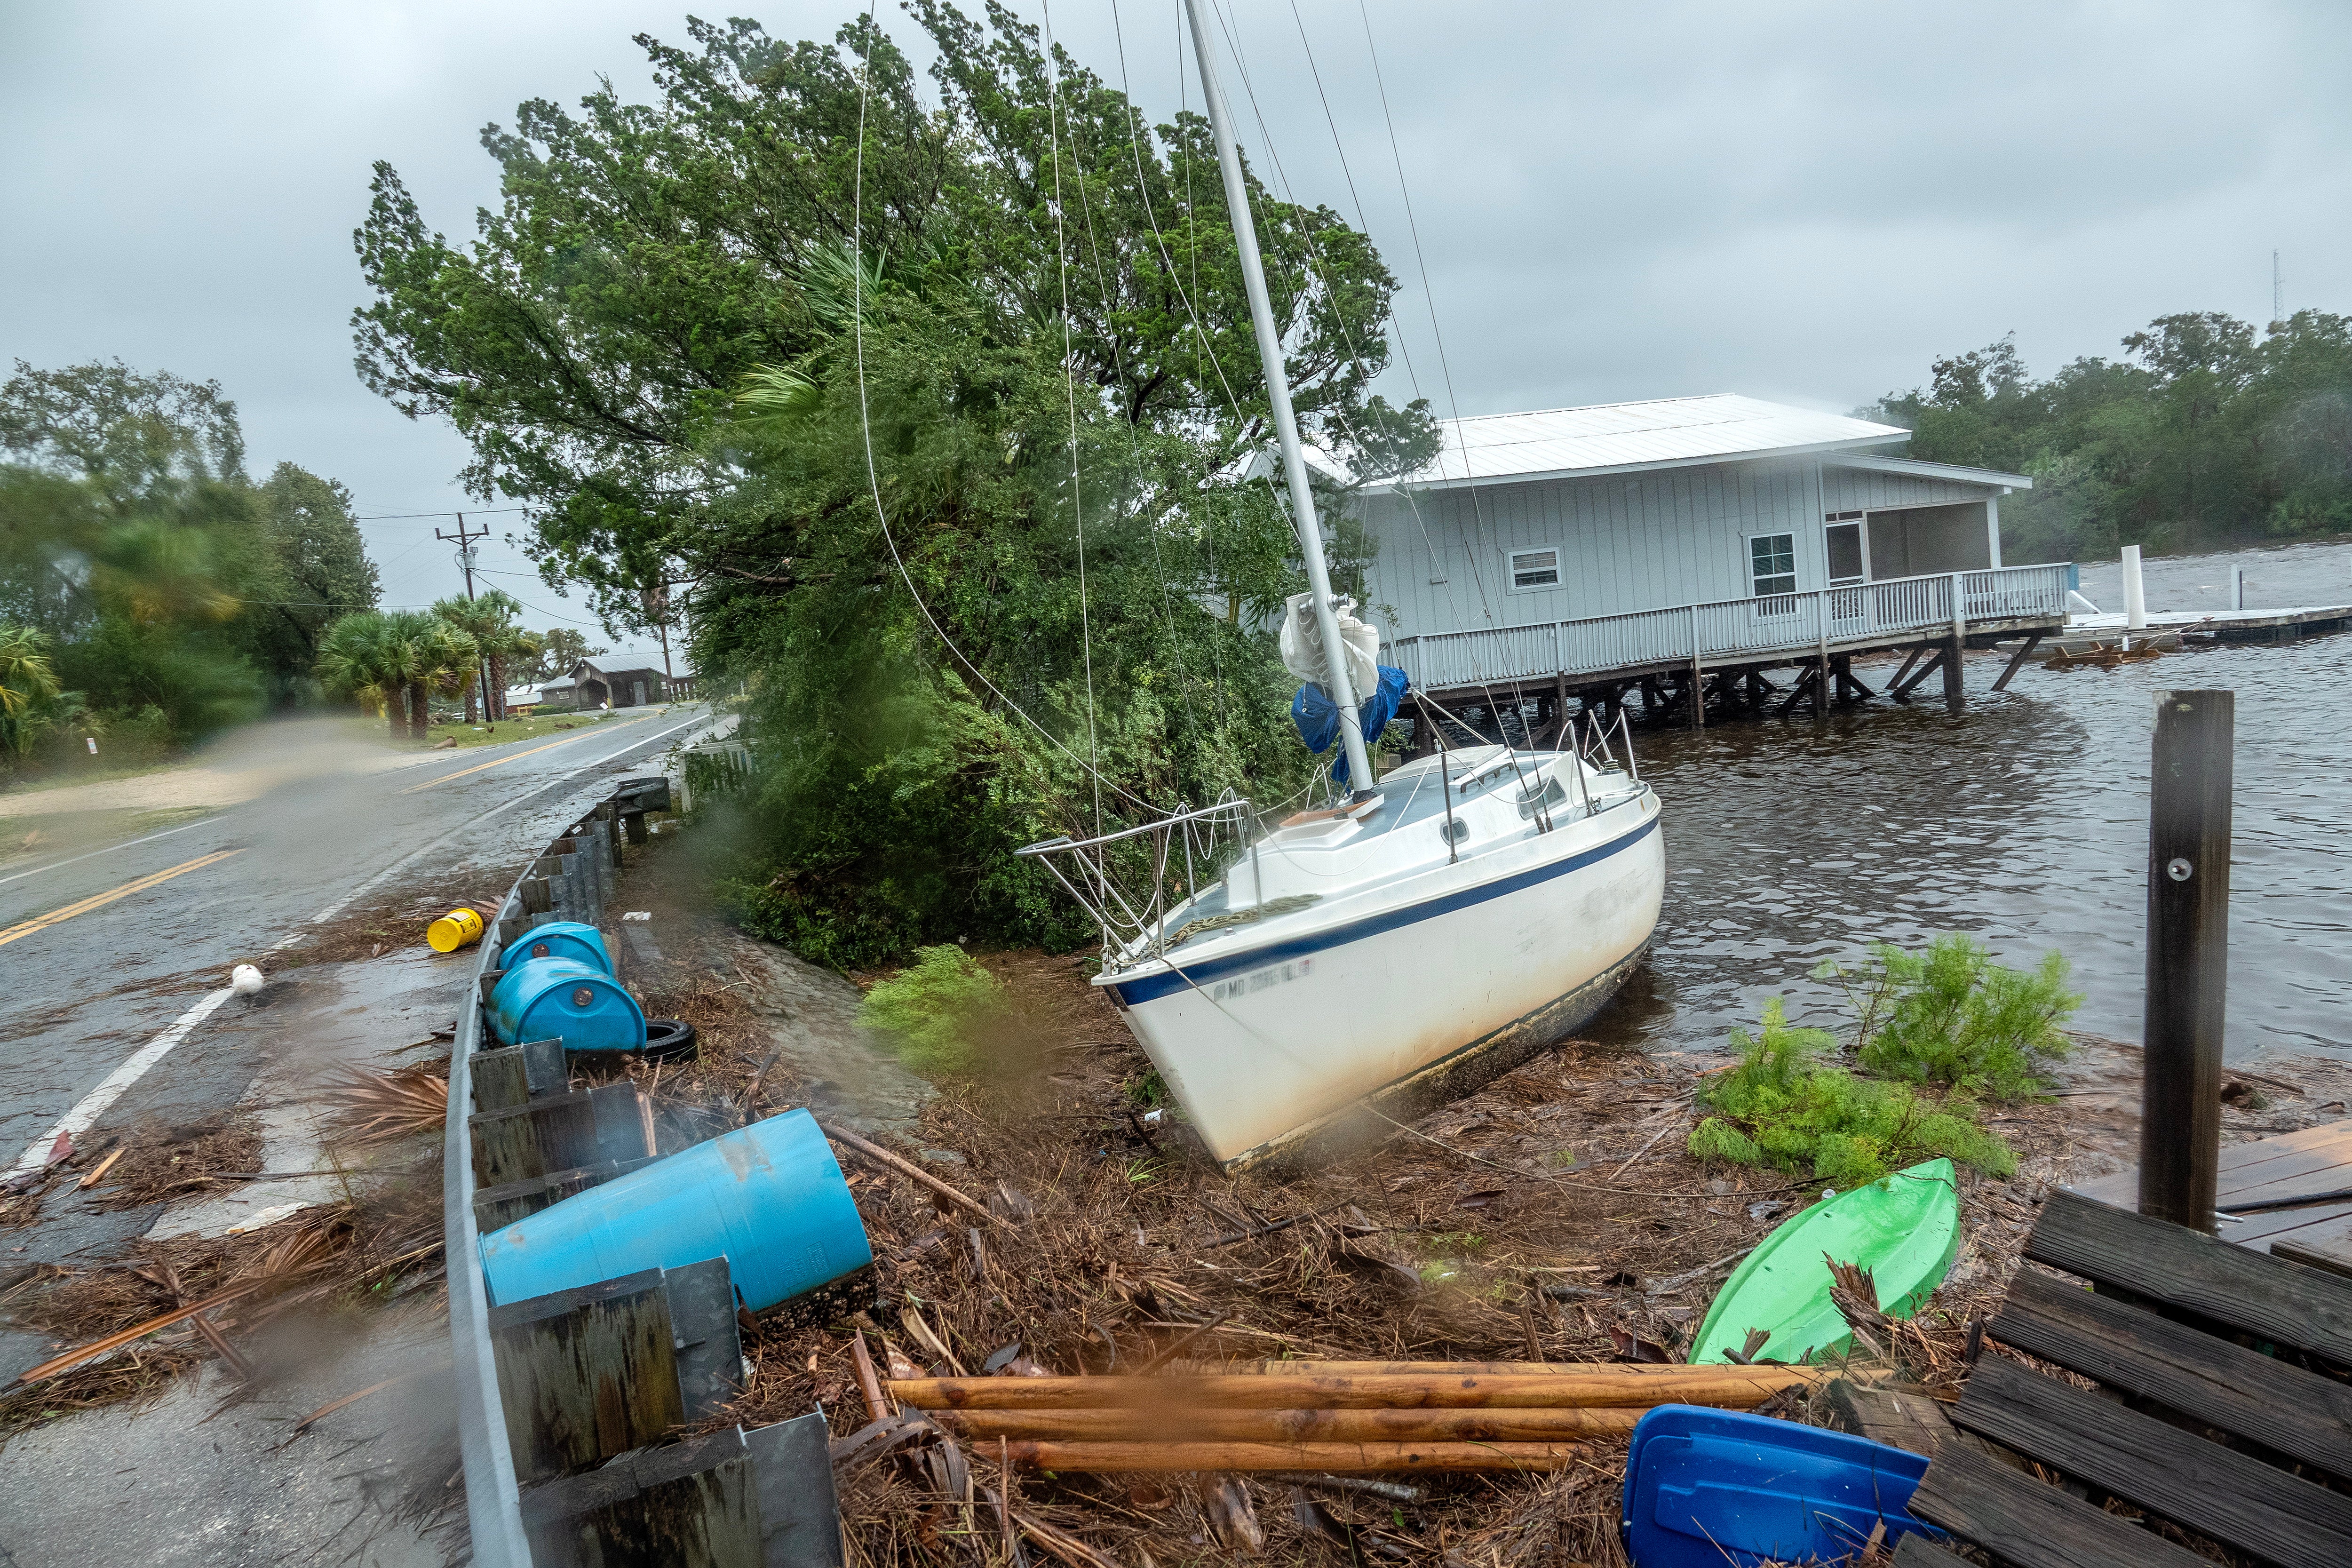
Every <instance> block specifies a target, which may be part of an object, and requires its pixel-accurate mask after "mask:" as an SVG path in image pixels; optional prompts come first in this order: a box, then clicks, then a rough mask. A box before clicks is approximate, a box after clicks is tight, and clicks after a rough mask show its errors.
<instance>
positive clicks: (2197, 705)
mask: <svg viewBox="0 0 2352 1568" xmlns="http://www.w3.org/2000/svg"><path fill="white" fill-rule="evenodd" d="M2236 705H2237V699H2236V697H2235V696H2234V695H2233V694H2232V693H2231V692H2228V691H2165V692H2159V693H2158V695H2157V700H2156V738H2155V741H2154V742H2153V746H2152V752H2151V755H2152V759H2153V760H2152V762H2151V763H2150V777H2151V783H2150V786H2149V795H2148V807H2147V844H2148V848H2147V856H2148V859H2147V1019H2146V1022H2145V1024H2144V1025H2143V1026H2142V1031H2141V1038H2142V1039H2143V1040H2144V1041H2145V1042H2146V1048H2145V1049H2144V1050H2143V1051H2142V1053H2141V1059H2140V1069H2141V1070H2140V1103H2141V1114H2140V1123H2139V1202H2138V1203H2137V1205H2134V1206H2135V1207H2137V1209H2138V1210H2139V1212H2140V1213H2142V1214H2145V1215H2154V1216H2155V1217H2156V1218H2158V1219H2167V1220H2170V1221H2171V1222H2172V1223H2173V1224H2175V1225H2179V1226H2188V1227H2189V1228H2190V1229H2192V1230H2201V1231H2208V1232H2210V1231H2211V1230H2212V1228H2213V1205H2214V1202H2215V1195H2214V1194H2216V1192H2217V1191H2218V1190H2219V1187H2220V1180H2221V1033H2222V1026H2223V1023H2224V1013H2225V1011H2226V1009H2225V1007H2224V999H2225V997H2226V995H2227V994H2228V989H2229V968H2230V962H2229V961H2230V785H2231V759H2232V752H2231V746H2232V737H2233V734H2234V725H2235V721H2236V720H2235V715H2236V712H2237V706H2236Z"/></svg>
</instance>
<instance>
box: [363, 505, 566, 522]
mask: <svg viewBox="0 0 2352 1568" xmlns="http://www.w3.org/2000/svg"><path fill="white" fill-rule="evenodd" d="M466 510H467V511H470V512H472V513H473V514H474V515H475V516H476V517H498V516H502V515H504V514H505V513H507V512H514V511H529V510H530V508H529V507H527V506H478V507H467V509H466ZM458 515H460V514H459V513H457V512H455V511H387V512H381V513H379V514H377V515H376V516H374V517H355V518H353V519H352V521H353V522H406V521H411V520H412V519H415V518H420V517H457V516H458Z"/></svg>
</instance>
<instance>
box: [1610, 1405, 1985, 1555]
mask: <svg viewBox="0 0 2352 1568" xmlns="http://www.w3.org/2000/svg"><path fill="white" fill-rule="evenodd" d="M1925 1474H1927V1460H1926V1459H1925V1458H1922V1457H1920V1456H1919V1455H1917V1454H1910V1453H1906V1452H1905V1451H1904V1450H1902V1449H1901V1448H1891V1447H1887V1446H1886V1445H1885V1444H1884V1443H1874V1442H1872V1441H1870V1440H1869V1439H1868V1438H1866V1437H1854V1436H1848V1435H1847V1434H1845V1433H1843V1432H1831V1431H1827V1430H1824V1429H1823V1428H1822V1427H1819V1426H1799V1425H1798V1424H1797V1423H1795V1422H1793V1421H1775V1420H1773V1419H1772V1418H1771V1417H1770V1416H1769V1415H1748V1414H1746V1413H1744V1412H1739V1411H1730V1410H1710V1409H1706V1408H1705V1407H1703V1406H1700V1405H1659V1406H1658V1407H1657V1408H1656V1409H1654V1410H1653V1411H1651V1412H1650V1413H1649V1414H1648V1415H1644V1416H1643V1417H1642V1420H1641V1424H1640V1425H1639V1426H1635V1427H1634V1428H1633V1447H1632V1450H1631V1451H1630V1452H1629V1453H1628V1454H1627V1456H1626V1460H1625V1504H1624V1506H1625V1551H1626V1554H1627V1555H1628V1556H1630V1557H1632V1558H1633V1562H1634V1564H1635V1568H1728V1565H1730V1564H1737V1565H1738V1568H1756V1565H1757V1564H1759V1563H1843V1561H1845V1559H1846V1558H1848V1557H1849V1556H1851V1555H1853V1553H1854V1552H1859V1551H1861V1550H1862V1547H1863V1544H1864V1542H1867V1541H1868V1540H1869V1539H1870V1532H1871V1531H1872V1530H1873V1529H1874V1527H1876V1526H1877V1525H1878V1524H1880V1523H1881V1522H1884V1523H1885V1526H1886V1544H1887V1546H1888V1547H1889V1548H1892V1547H1893V1546H1894V1544H1895V1542H1896V1541H1898V1540H1900V1539H1901V1538H1902V1537H1903V1536H1905V1535H1906V1534H1908V1533H1910V1532H1911V1531H1921V1532H1923V1533H1925V1534H1926V1535H1927V1536H1928V1537H1929V1538H1930V1539H1932V1540H1941V1539H1942V1536H1941V1534H1940V1532H1938V1531H1936V1530H1935V1529H1933V1528H1932V1527H1931V1526H1928V1525H1925V1524H1922V1523H1920V1522H1919V1521H1917V1520H1916V1519H1914V1518H1912V1517H1911V1515H1910V1514H1909V1512H1907V1511H1906V1510H1907V1508H1908V1505H1909V1504H1910V1501H1911V1494H1912V1492H1913V1491H1915V1490H1916V1489H1917V1488H1918V1485H1919V1478H1920V1477H1921V1476H1923V1475H1925Z"/></svg>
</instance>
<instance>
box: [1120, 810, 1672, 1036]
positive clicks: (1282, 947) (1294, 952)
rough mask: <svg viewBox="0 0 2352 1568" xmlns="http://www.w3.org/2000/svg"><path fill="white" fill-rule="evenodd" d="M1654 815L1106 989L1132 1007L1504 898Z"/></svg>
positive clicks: (1636, 835) (1627, 845) (1652, 827)
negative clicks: (1576, 844) (1539, 857)
mask: <svg viewBox="0 0 2352 1568" xmlns="http://www.w3.org/2000/svg"><path fill="white" fill-rule="evenodd" d="M1658 820H1659V819H1658V818H1656V817H1652V818H1650V820H1649V821H1647V822H1645V823H1643V825H1642V826H1640V827H1638V828H1636V829H1634V830H1633V832H1631V833H1628V834H1626V835H1625V836H1624V837H1622V838H1615V839H1612V840H1611V841H1610V842H1608V843H1606V844H1603V845H1600V846H1598V847H1594V848H1591V849H1588V850H1586V851H1584V853H1582V854H1580V855H1571V856H1570V857H1569V858H1567V859H1565V860H1558V861H1554V862H1553V863H1552V864H1550V865H1549V866H1536V867H1532V868H1528V870H1525V871H1520V872H1517V873H1516V874H1514V875H1512V876H1508V877H1505V878H1502V879H1499V880H1497V881H1493V882H1488V883H1486V884H1484V885H1483V886H1480V887H1475V888H1465V889H1463V890H1462V891H1460V892H1458V893H1448V894H1447V895H1445V896H1444V898H1441V899H1432V900H1429V901H1428V902H1426V903H1420V904H1407V905H1406V906H1404V907H1403V908H1402V909H1396V910H1389V911H1388V912H1387V913H1385V914H1378V915H1367V916H1365V917H1364V918H1363V919H1362V920H1360V921H1349V923H1348V924H1346V925H1339V926H1333V927H1332V928H1331V929H1330V930H1328V931H1317V932H1315V933H1314V934H1313V935H1311V936H1302V937H1296V938H1293V939H1292V940H1291V941H1289V942H1276V943H1274V944H1272V945H1271V946H1267V947H1258V948H1252V949H1251V950H1250V951H1249V952H1236V953H1232V954H1228V955H1227V956H1226V957H1223V958H1218V959H1212V960H1210V961H1209V962H1207V963H1196V964H1188V965H1186V966H1185V968H1184V969H1183V971H1182V972H1181V973H1178V972H1176V971H1174V970H1170V971H1169V972H1168V973H1162V974H1148V975H1145V976H1144V977H1143V978H1142V979H1140V980H1128V981H1122V982H1120V983H1119V984H1116V985H1113V986H1111V987H1110V988H1109V989H1110V990H1111V991H1113V992H1114V993H1116V994H1118V1000H1119V1002H1120V1004H1121V1005H1124V1006H1129V1007H1133V1006H1136V1005H1139V1004H1140V1003H1145V1002H1150V1001H1155V1000H1157V999H1158V998H1160V997H1162V996H1166V995H1169V994H1171V993H1174V992H1178V991H1183V990H1188V989H1190V988H1191V987H1192V986H1195V985H1205V984H1208V983H1209V982H1210V981H1213V980H1220V979H1223V977H1224V976H1226V975H1228V974H1238V973H1242V972H1243V971H1244V970H1251V969H1260V968H1263V967H1265V965H1266V964H1269V963H1281V962H1282V961H1283V960H1285V959H1289V958H1303V957H1305V956H1306V955H1307V954H1308V953H1312V952H1326V951H1328V950H1329V949H1331V948H1335V947H1344V946H1345V945H1347V944H1348V943H1349V942H1360V941H1362V940H1363V939H1364V938H1366V937H1368V936H1378V935H1380V934H1381V932H1382V931H1395V930H1397V929H1398V928H1399V927H1401V926H1409V925H1417V924H1419V923H1420V922H1421V921H1426V920H1434V919H1435V918H1436V917H1438V916H1439V915H1447V914H1452V913H1453V912H1454V910H1466V909H1469V908H1472V907H1473V906H1475V905H1477V904H1483V903H1486V902H1487V901H1489V900H1494V899H1500V898H1507V897H1508V896H1509V895H1511V894H1513V893H1516V892H1518V891H1521V890H1522V889H1528V888H1532V887H1534V886H1536V885H1537V884H1538V883H1541V882H1549V881H1550V880H1551V879H1553V878H1555V877H1565V876H1566V875H1568V874H1569V873H1570V871H1580V870H1582V869H1583V868H1585V867H1587V866H1591V865H1595V864H1597V863H1599V862H1600V861H1602V860H1606V859H1607V858H1609V857H1610V856H1612V855H1614V854H1616V853H1618V852H1619V851H1620V850H1623V849H1631V848H1632V847H1633V846H1634V845H1636V844H1639V843H1640V842H1641V841H1642V840H1643V839H1644V838H1647V837H1649V836H1650V835H1651V834H1653V833H1655V832H1656V831H1657V830H1658Z"/></svg>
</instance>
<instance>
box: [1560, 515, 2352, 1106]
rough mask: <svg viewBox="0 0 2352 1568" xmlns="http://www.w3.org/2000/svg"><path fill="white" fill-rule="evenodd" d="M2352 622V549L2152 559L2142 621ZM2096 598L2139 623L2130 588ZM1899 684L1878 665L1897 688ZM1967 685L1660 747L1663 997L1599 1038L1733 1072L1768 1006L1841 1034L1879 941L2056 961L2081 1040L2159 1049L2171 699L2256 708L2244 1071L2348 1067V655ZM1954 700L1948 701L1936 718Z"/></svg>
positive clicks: (1656, 955)
mask: <svg viewBox="0 0 2352 1568" xmlns="http://www.w3.org/2000/svg"><path fill="white" fill-rule="evenodd" d="M2232 566H2242V567H2243V568H2245V570H2246V574H2247V587H2246V604H2247V605H2248V607H2250V608H2252V607H2260V606H2279V605H2321V604H2328V605H2342V604H2352V545H2345V544H2326V545H2298V546H2293V547H2289V548H2285V549H2280V550H2273V551H2259V552H2236V553H2231V554H2225V555H2208V556H2197V557H2182V558H2179V559H2174V560H2166V561H2151V562H2149V563H2147V569H2146V572H2145V579H2146V584H2147V598H2148V607H2149V608H2150V609H2152V610H2166V609H2182V610H2186V609H2204V608H2212V609H2221V608H2224V607H2226V606H2227V605H2228V594H2229V584H2230V569H2231V567H2232ZM2083 576H2084V593H2085V594H2086V595H2089V596H2090V597H2091V598H2092V599H2094V600H2095V601H2096V602H2097V603H2098V605H2100V606H2101V607H2102V608H2104V609H2119V608H2121V606H2122V597H2123V595H2122V593H2121V590H2120V588H2119V586H2118V574H2117V569H2116V567H2115V566H2114V565H2112V564H2109V565H2106V566H2104V567H2101V568H2097V569H2086V570H2085V571H2084V574H2083ZM1891 668H1892V667H1891V666H1880V667H1876V677H1874V676H1873V675H1872V674H1871V673H1870V670H1869V669H1867V668H1864V669H1862V670H1859V671H1858V673H1862V674H1863V675H1864V679H1867V680H1869V682H1870V684H1871V685H1872V686H1873V687H1874V688H1876V687H1883V685H1884V679H1883V678H1884V676H1885V675H1886V674H1887V673H1889V672H1890V670H1891ZM1999 673H2000V662H1999V660H1998V659H1996V658H1995V657H1994V656H1992V655H1990V654H1983V655H1976V656H1972V657H1971V658H1969V668H1968V687H1969V695H1968V699H1967V703H1966V706H1965V710H1964V711H1962V712H1959V713H1958V714H1954V713H1950V712H1948V711H1947V710H1946V709H1945V707H1944V704H1943V702H1942V700H1941V698H1940V690H1941V688H1940V685H1939V683H1938V681H1937V679H1933V678H1931V679H1929V680H1928V682H1927V685H1926V686H1924V687H1922V688H1920V689H1919V691H1918V692H1917V693H1916V697H1917V698H1920V699H1925V700H1915V701H1914V702H1913V703H1912V704H1911V706H1910V707H1908V708H1897V707H1895V706H1894V705H1893V704H1891V703H1887V702H1885V701H1883V700H1882V701H1877V702H1872V703H1869V704H1867V705H1865V706H1864V708H1862V709H1860V710H1845V711H1841V712H1837V713H1834V714H1832V717H1831V718H1830V719H1829V720H1828V721H1827V722H1825V723H1822V724H1816V723H1814V722H1813V721H1812V720H1811V719H1810V718H1808V717H1792V718H1790V719H1789V720H1785V721H1784V720H1777V719H1768V720H1764V721H1736V722H1730V723H1724V724H1720V725H1717V726H1714V727H1711V728H1709V729H1707V730H1706V731H1702V732H1696V733H1694V732H1692V731H1688V730H1680V729H1677V730H1657V731H1650V732H1647V733H1644V734H1643V735H1641V736H1640V737H1639V739H1638V742H1637V743H1638V746H1639V750H1640V754H1641V758H1642V773H1643V777H1644V778H1646V779H1648V780H1650V781H1651V782H1652V783H1654V784H1655V785H1656V786H1657V789H1658V793H1659V795H1661V796H1662V797H1663V799H1664V803H1665V810H1666V816H1665V825H1666V855H1667V864H1668V868H1669V875H1668V880H1667V884H1666V900H1665V910H1664V914H1663V916H1662V917H1661V919H1660V921H1659V926H1658V936H1657V941H1656V942H1655V944H1654V948H1653V950H1652V963H1651V972H1650V973H1649V974H1648V975H1647V977H1646V979H1645V980H1643V981H1637V982H1636V983H1635V985H1634V986H1633V988H1632V989H1631V990H1630V991H1629V992H1628V994H1626V996H1625V997H1624V999H1623V1001H1622V1004H1621V1005H1619V1006H1618V1007H1617V1008H1616V1009H1614V1010H1613V1013H1612V1016H1611V1017H1610V1018H1608V1019H1606V1020H1604V1021H1603V1023H1602V1024H1601V1026H1598V1027H1601V1028H1602V1029H1603V1030H1605V1031H1606V1032H1610V1033H1622V1034H1630V1035H1631V1036H1633V1037H1635V1038H1638V1039H1640V1040H1642V1041H1643V1043H1645V1044H1648V1045H1652V1046H1663V1047H1673V1048H1680V1049H1685V1050H1691V1049H1699V1050H1705V1049H1714V1048H1718V1047H1720V1046H1721V1043H1722V1041H1723V1038H1724V1035H1725V1032H1726V1031H1727V1029H1729V1028H1730V1027H1731V1026H1733V1025H1736V1024H1748V1025H1751V1026H1752V1025H1753V1023H1754V1021H1755V1018H1756V1016H1757V1012H1758V1009H1759V1005H1761V1003H1762V1001H1763V999H1764V998H1765V997H1766V996H1768V995H1771V994H1781V995H1785V996H1786V997H1787V998H1788V999H1789V1012H1790V1017H1791V1018H1792V1019H1794V1020H1797V1021H1800V1022H1807V1023H1815V1024H1821V1025H1823V1026H1836V1025H1838V1024H1839V1023H1841V1022H1842V1021H1843V1016H1844V1014H1843V997H1842V996H1841V995H1840V994H1838V993H1837V992H1836V991H1835V990H1834V989H1832V988H1831V987H1829V986H1826V985H1824V984H1820V983H1817V982H1814V981H1811V980H1809V979H1807V978H1806V976H1807V973H1808V972H1809V971H1811V969H1812V968H1813V967H1814V966H1815V965H1816V964H1818V963H1820V962H1821V961H1822V959H1825V958H1853V957H1857V956H1859V955H1860V953H1861V951H1862V948H1863V945H1864V943H1865V942H1871V941H1875V940H1882V939H1883V940H1885V941H1890V942H1900V943H1904V944H1906V945H1908V944H1916V943H1918V942H1924V941H1925V940H1926V939H1927V937H1929V936H1931V935H1933V934H1935V933H1937V932H1940V931H1967V932H1969V933H1970V934H1972V935H1974V936H1976V937H1977V938H1979V940H1981V941H1982V942H1985V943H1987V944H1988V945H1989V946H1990V947H1991V948H1992V949H1993V950H1994V952H1997V953H1999V954H2000V955H2001V957H2002V958H2003V959H2004V960H2005V961H2006V962H2008V963H2015V964H2021V965H2022V964H2028V963H2032V962H2033V961H2034V960H2036V959H2038V958H2039V957H2040V955H2041V954H2042V952H2046V951H2047V950H2049V949H2051V948H2053V947H2055V948H2057V949H2058V950H2059V951H2061V952H2063V953H2064V954H2065V955H2066V957H2067V959H2068V960H2069V961H2070V962H2071V963H2073V965H2074V981H2075V988H2076V989H2077V990H2079V991H2082V992H2084V994H2085V997H2086V1000H2085V1001H2084V1005H2083V1008H2082V1011H2081V1012H2080V1013H2079V1014H2078V1015H2077V1016H2076V1018H2075V1026H2077V1027H2080V1028H2084V1029H2088V1030H2092V1031H2094V1032H2096V1033H2099V1034H2104V1035H2111V1036H2114V1037H2117V1038H2119V1039H2127V1040H2137V1039H2138V1038H2139V1036H2140V1023H2141V1018H2140V1010H2141V993H2142V985H2143V981H2144V965H2145V963H2146V959H2145V955H2144V951H2145V950H2144V948H2143V945H2142V939H2143V934H2144V927H2145V924H2146V919H2147V915H2146V908H2147V789H2148V742H2149V737H2150V735H2151V733H2152V731H2153V728H2154V722H2155V704H2156V693H2158V691H2161V690H2164V689H2168V688H2173V687H2184V688H2186V687H2221V688H2228V689H2233V690H2234V691H2236V693H2237V753H2236V777H2237V795H2236V805H2235V847H2234V854H2233V856H2232V859H2231V873H2230V875H2231V920H2230V1012H2229V1017H2230V1036H2229V1053H2230V1055H2231V1058H2233V1059H2242V1058H2251V1057H2254V1056H2257V1055H2260V1054H2263V1053H2264V1052H2281V1051H2284V1052H2296V1053H2304V1052H2312V1051H2323V1052H2327V1053H2330V1054H2336V1055H2347V1056H2352V634H2339V635H2336V636H2332V637H2315V638H2312V639H2309V640H2306V641H2305V642H2302V643H2298V644H2295V645H2294V646H2291V647H2273V646H2253V647H2226V646H2225V647H2214V648H2210V649H2192V650H2190V651H2186V652H2182V653H2179V654H2171V655H2167V656H2166V657H2164V658H2159V659H2156V660H2154V661H2152V662H2150V663H2147V664H2142V665H2135V666H2130V667H2127V668H2122V669H2118V670H2116V671H2114V672H2112V673H2105V672H2101V671H2098V670H2092V669H2081V670H2073V671H2063V672H2062V671H2053V670H2047V669H2043V668H2040V666H2039V663H2038V662H2037V663H2035V664H2032V665H2029V666H2027V667H2026V668H2023V669H2021V670H2020V671H2019V672H2018V675H2017V679H2015V680H2013V681H2012V682H2011V684H2010V689H2008V690H2007V691H2006V692H2002V693H2000V694H1999V695H1995V694H1993V693H1992V692H1991V690H1990V687H1991V685H1992V681H1993V679H1994V677H1995V676H1997V675H1998V674H1999ZM1931 694H1934V695H1931Z"/></svg>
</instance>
